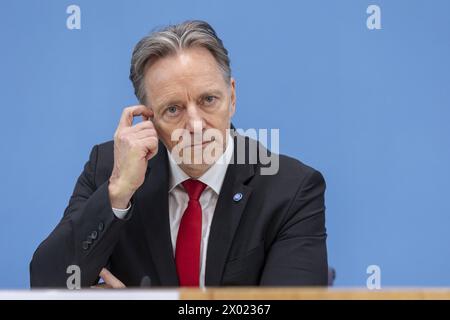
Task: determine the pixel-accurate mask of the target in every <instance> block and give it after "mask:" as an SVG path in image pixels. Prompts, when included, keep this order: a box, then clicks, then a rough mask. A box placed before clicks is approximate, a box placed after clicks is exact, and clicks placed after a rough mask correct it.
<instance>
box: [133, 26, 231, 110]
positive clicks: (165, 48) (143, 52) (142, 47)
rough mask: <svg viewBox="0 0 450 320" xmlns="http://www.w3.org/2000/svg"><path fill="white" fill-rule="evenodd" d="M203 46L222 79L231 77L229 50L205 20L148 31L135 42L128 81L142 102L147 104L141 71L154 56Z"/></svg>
mask: <svg viewBox="0 0 450 320" xmlns="http://www.w3.org/2000/svg"><path fill="white" fill-rule="evenodd" d="M192 47H203V48H205V49H207V50H208V51H209V52H210V53H211V54H212V55H213V57H214V58H215V60H216V61H217V64H218V66H219V68H220V70H221V71H222V73H223V76H224V79H225V81H226V82H227V83H229V81H230V79H231V68H230V59H229V57H228V51H227V49H225V47H224V46H223V43H222V40H220V38H219V37H218V36H217V34H216V32H215V31H214V29H213V28H212V27H211V26H210V25H209V24H208V23H207V22H205V21H200V20H193V21H185V22H183V23H180V24H176V25H170V26H167V27H164V28H162V29H160V30H157V31H154V32H152V33H150V34H149V35H148V36H146V37H144V38H142V39H141V40H140V41H139V42H138V43H137V45H136V47H135V48H134V51H133V55H132V57H131V68H130V80H131V82H132V83H133V86H134V93H135V95H136V97H137V98H138V100H139V102H140V103H141V104H144V105H145V104H146V102H147V101H146V94H145V83H144V82H145V81H144V73H145V70H146V66H149V65H150V64H152V63H153V62H155V61H156V60H157V59H160V58H162V57H165V56H169V55H173V54H177V53H178V52H180V51H181V50H182V49H188V48H192Z"/></svg>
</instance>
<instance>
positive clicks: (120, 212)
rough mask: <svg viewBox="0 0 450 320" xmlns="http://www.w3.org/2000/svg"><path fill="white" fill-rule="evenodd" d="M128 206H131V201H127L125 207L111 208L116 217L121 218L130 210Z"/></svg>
mask: <svg viewBox="0 0 450 320" xmlns="http://www.w3.org/2000/svg"><path fill="white" fill-rule="evenodd" d="M130 208H131V202H129V203H128V207H127V208H126V209H116V208H112V211H113V213H114V215H115V216H116V217H117V218H119V219H122V220H123V219H125V217H126V216H127V213H128V211H130Z"/></svg>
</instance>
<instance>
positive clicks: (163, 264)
mask: <svg viewBox="0 0 450 320" xmlns="http://www.w3.org/2000/svg"><path fill="white" fill-rule="evenodd" d="M158 148H159V151H158V154H157V155H156V156H155V157H154V158H153V159H151V160H150V161H149V164H148V168H147V172H146V177H145V181H144V183H143V185H142V186H141V188H139V190H138V191H137V192H136V197H135V201H136V205H137V207H138V214H139V215H140V217H141V219H142V226H143V229H144V233H145V235H146V239H147V244H148V247H149V248H150V253H151V255H152V260H153V262H154V265H155V268H156V271H157V273H158V275H159V277H160V280H161V285H162V286H178V276H177V271H176V266H175V259H174V257H173V248H172V240H171V236H170V222H169V198H168V197H169V196H168V190H169V167H168V162H167V161H168V158H167V151H166V148H165V147H164V145H163V144H162V143H160V144H159V147H158Z"/></svg>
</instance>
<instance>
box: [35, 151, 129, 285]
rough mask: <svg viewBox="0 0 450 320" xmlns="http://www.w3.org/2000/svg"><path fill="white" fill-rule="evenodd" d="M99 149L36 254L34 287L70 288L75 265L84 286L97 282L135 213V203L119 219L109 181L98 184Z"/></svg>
mask: <svg viewBox="0 0 450 320" xmlns="http://www.w3.org/2000/svg"><path fill="white" fill-rule="evenodd" d="M98 149H99V147H98V146H94V148H93V149H92V151H91V154H90V157H89V161H88V162H87V163H86V165H85V166H84V170H83V172H82V173H81V175H80V177H79V178H78V180H77V183H76V185H75V188H74V191H73V194H72V196H71V198H70V201H69V204H68V206H67V208H66V210H65V212H64V216H63V218H62V219H61V221H60V222H59V223H58V225H57V226H56V228H55V229H54V230H53V231H52V233H51V234H50V235H49V236H48V237H47V239H45V240H44V241H43V242H42V243H41V244H40V245H39V247H38V248H37V250H36V251H35V253H34V255H33V258H32V260H31V263H30V284H31V287H67V281H68V278H69V277H70V276H71V275H72V274H73V271H69V270H71V269H70V268H69V266H73V265H75V266H78V267H79V270H80V271H81V272H80V275H81V278H80V281H81V286H82V287H88V286H91V285H94V284H96V283H97V282H98V275H99V273H100V271H101V269H102V268H103V267H104V266H106V265H107V263H108V260H109V257H110V256H111V254H112V252H113V250H114V247H115V245H116V243H117V242H118V240H119V237H120V233H121V229H122V227H123V226H124V225H125V224H126V223H127V221H126V220H128V219H129V218H130V217H131V215H132V211H133V206H132V207H131V209H130V211H129V212H128V214H127V217H126V219H125V220H121V219H118V218H117V217H116V216H115V215H114V213H113V211H112V208H111V203H110V199H109V193H108V181H105V182H103V183H102V184H100V185H99V186H97V185H96V181H95V177H96V166H97V161H98V154H99V152H98ZM68 268H69V269H68ZM72 268H73V267H72ZM72 270H73V269H72Z"/></svg>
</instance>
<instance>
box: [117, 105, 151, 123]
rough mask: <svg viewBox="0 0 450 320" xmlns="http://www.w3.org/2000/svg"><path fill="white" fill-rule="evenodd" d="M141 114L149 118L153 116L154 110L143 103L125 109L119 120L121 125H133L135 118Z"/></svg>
mask: <svg viewBox="0 0 450 320" xmlns="http://www.w3.org/2000/svg"><path fill="white" fill-rule="evenodd" d="M141 115H142V116H143V117H147V118H149V117H152V116H153V111H152V110H151V109H150V108H149V107H146V106H144V105H142V104H140V105H137V106H131V107H127V108H125V109H123V112H122V116H121V117H120V121H119V127H131V126H132V125H133V118H134V117H135V116H141Z"/></svg>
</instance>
